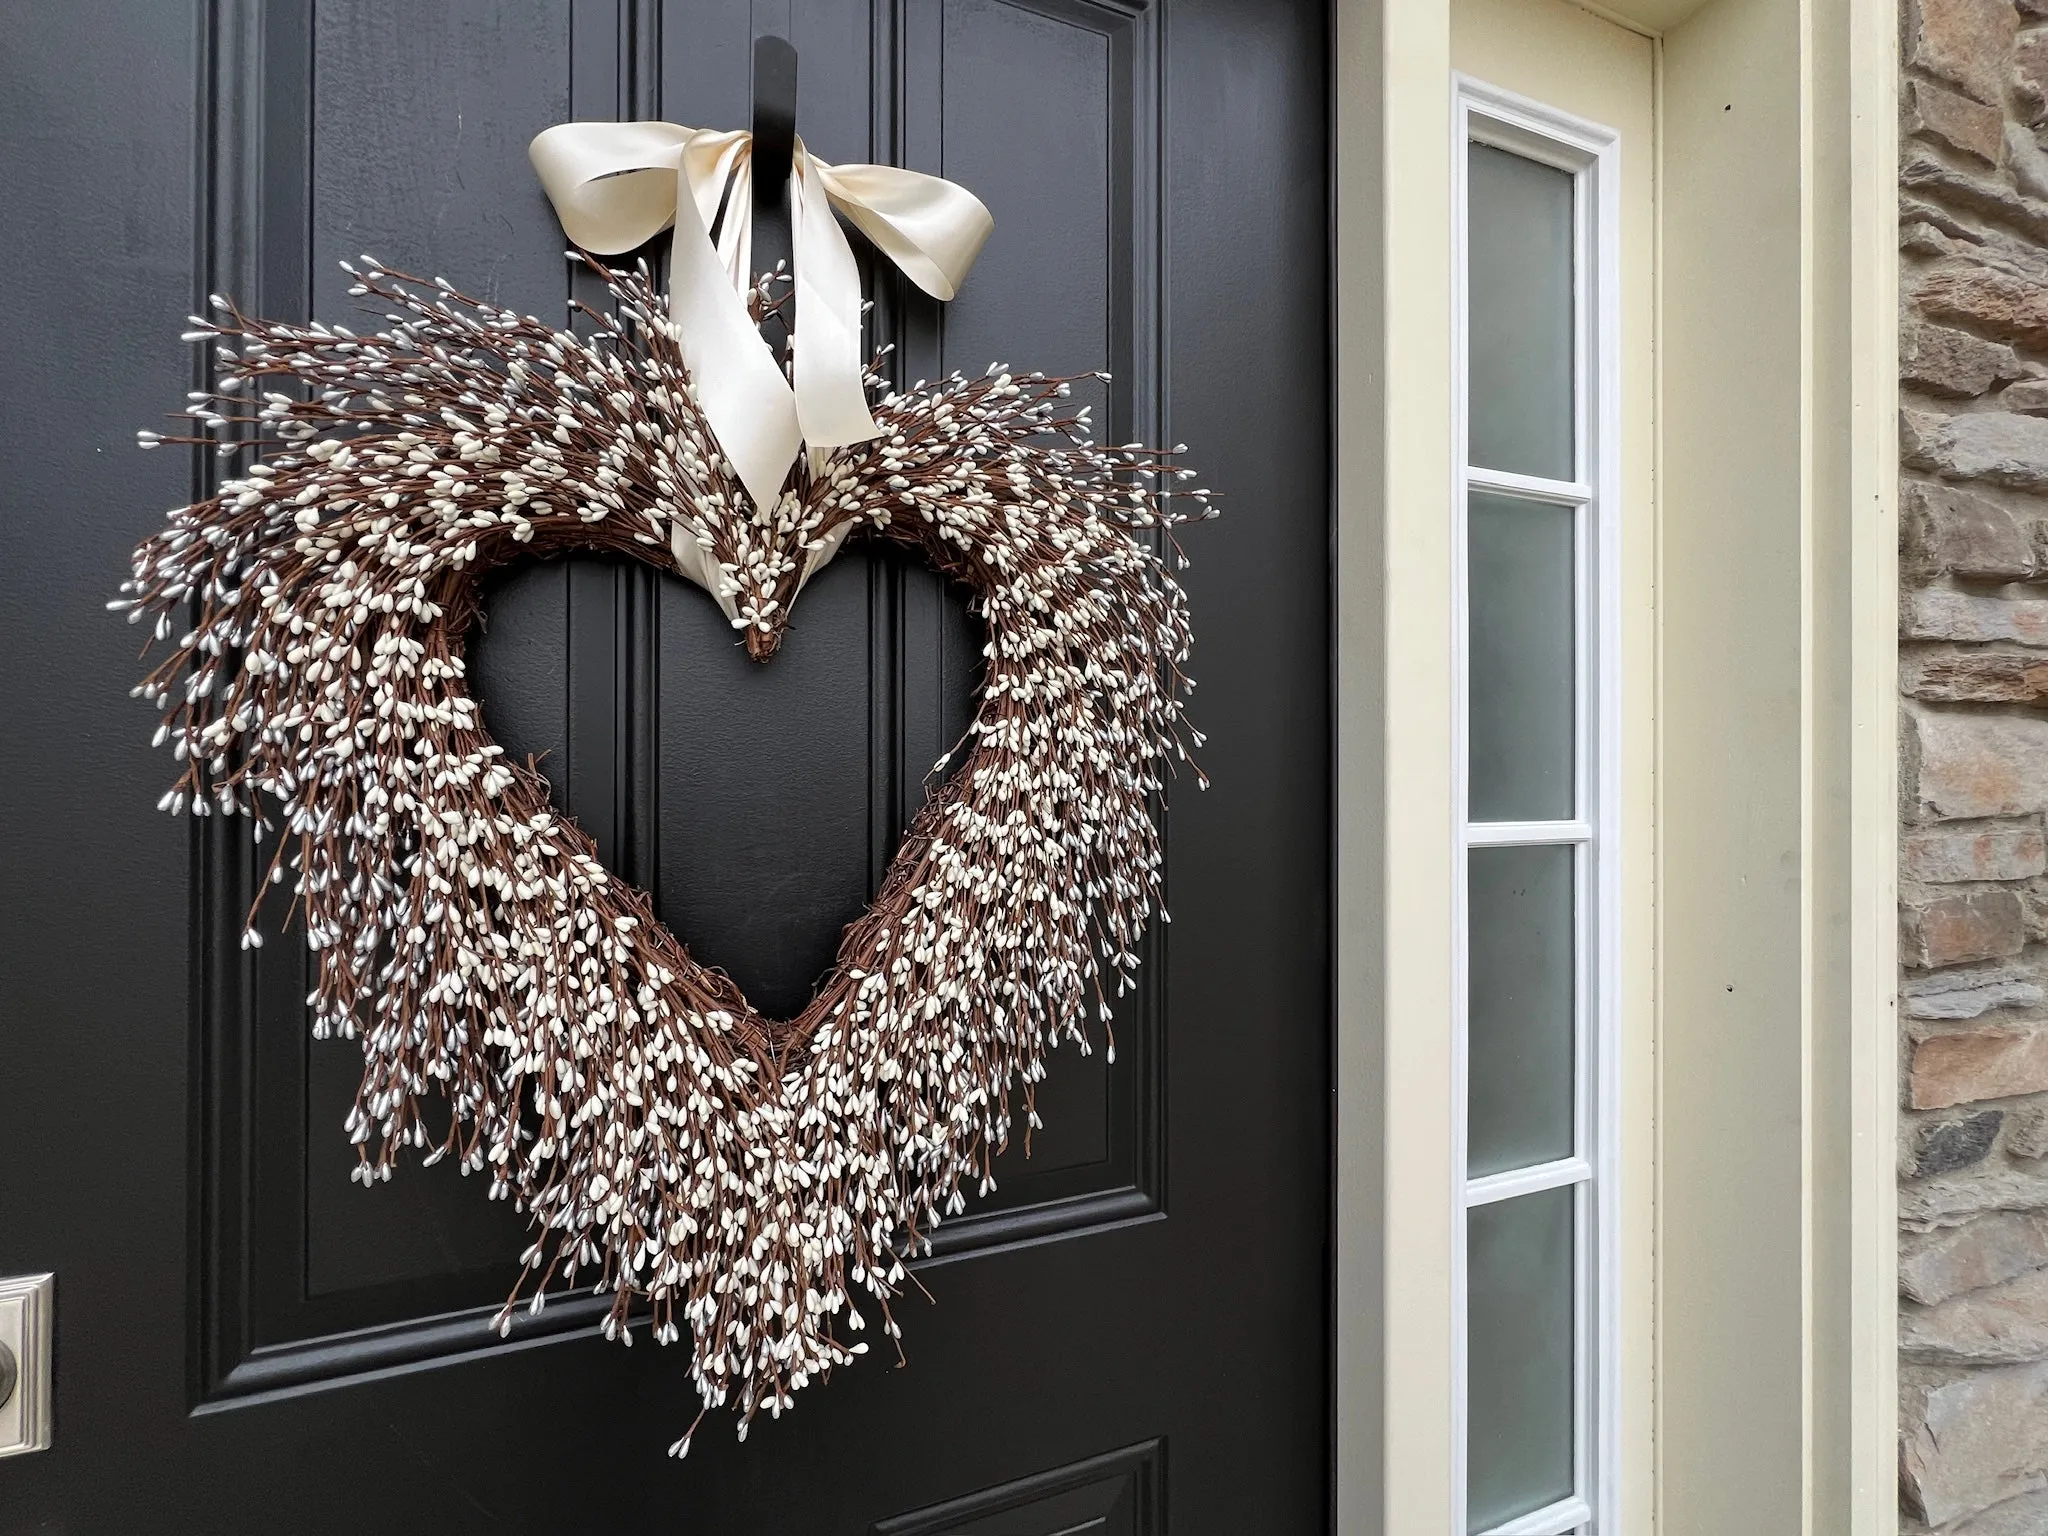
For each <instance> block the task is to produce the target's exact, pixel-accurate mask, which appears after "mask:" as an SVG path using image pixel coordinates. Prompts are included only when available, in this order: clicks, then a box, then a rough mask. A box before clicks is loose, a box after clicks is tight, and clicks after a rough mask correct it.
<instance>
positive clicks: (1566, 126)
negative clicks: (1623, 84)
mask: <svg viewBox="0 0 2048 1536" xmlns="http://www.w3.org/2000/svg"><path fill="white" fill-rule="evenodd" d="M1458 100H1459V128H1460V135H1461V139H1462V145H1461V153H1460V156H1459V160H1458V164H1459V178H1460V179H1459V187H1458V196H1457V202H1456V209H1457V215H1458V226H1459V229H1458V232H1459V250H1460V261H1459V272H1458V280H1459V301H1458V309H1457V314H1458V319H1459V324H1460V328H1461V332H1462V334H1461V336H1460V337H1459V338H1458V356H1459V380H1460V387H1459V390H1458V396H1459V402H1458V403H1459V417H1460V430H1459V433H1458V440H1459V444H1460V447H1459V456H1458V463H1457V475H1458V496H1457V499H1456V507H1457V516H1458V517H1459V519H1460V526H1459V529H1458V537H1457V541H1456V548H1457V552H1458V566H1459V569H1458V574H1457V590H1458V602H1459V621H1458V631H1459V636H1458V639H1459V664H1458V667H1457V674H1456V675H1457V679H1458V687H1459V691H1460V700H1459V703H1460V708H1459V709H1458V710H1457V712H1456V717H1457V719H1458V720H1459V722H1460V726H1461V730H1462V750H1461V751H1460V753H1459V761H1460V762H1461V764H1462V772H1463V784H1462V786H1461V788H1462V793H1461V796H1460V806H1461V809H1460V812H1459V822H1458V827H1457V836H1458V839H1459V845H1460V846H1459V848H1458V853H1459V861H1458V862H1459V871H1460V879H1459V886H1458V935H1459V943H1460V949H1461V958H1462V975H1461V977H1460V978H1459V980H1460V985H1459V987H1458V1007H1457V1031H1458V1039H1457V1051H1456V1058H1457V1061H1458V1066H1459V1074H1460V1078H1461V1093H1460V1099H1461V1101H1462V1102H1461V1114H1460V1116H1459V1118H1458V1124H1459V1135H1460V1140H1461V1142H1462V1153H1463V1155H1462V1157H1461V1159H1460V1161H1459V1169H1460V1174H1461V1177H1460V1180H1459V1185H1458V1189H1457V1192H1456V1194H1457V1200H1458V1204H1459V1208H1460V1214H1461V1218H1462V1219H1461V1221H1460V1223H1459V1227H1460V1240H1459V1253H1458V1262H1457V1264H1456V1268H1455V1276H1456V1285H1457V1295H1458V1301H1459V1307H1460V1313H1461V1321H1460V1330H1461V1335H1460V1345H1461V1353H1462V1370H1461V1376H1462V1380H1461V1383H1460V1398H1459V1401H1460V1409H1461V1411H1460V1418H1459V1422H1460V1429H1461V1433H1460V1441H1461V1459H1462V1471H1461V1476H1460V1480H1459V1481H1460V1492H1461V1496H1462V1499H1463V1504H1464V1515H1463V1519H1462V1522H1461V1524H1460V1525H1459V1526H1458V1529H1459V1530H1461V1531H1464V1532H1467V1533H1475V1536H1476V1533H1486V1536H1605V1533H1607V1532H1609V1531H1611V1530H1612V1517H1611V1514H1610V1511H1611V1509H1612V1496H1611V1493H1610V1491H1609V1489H1610V1486H1611V1481H1612V1476H1611V1474H1612V1460H1613V1458H1612V1452H1611V1446H1612V1442H1613V1438H1614V1436H1613V1428H1612V1426H1613V1422H1614V1418H1613V1416H1614V1407H1615V1404H1614V1397H1615V1391H1614V1381H1615V1376H1616V1373H1615V1372H1614V1370H1613V1365H1614V1353H1615V1351H1614V1348H1613V1345H1612V1342H1611V1339H1612V1334H1613V1327H1612V1324H1613V1312H1614V1284H1613V1271H1614V1260H1613V1253H1614V1243H1613V1240H1612V1236H1613V1225H1614V1189H1613V1185H1614V1173H1613V1168H1612V1157H1611V1151H1612V1148H1613V1145H1614V1140H1615V1132H1614V1127H1613V1124H1612V1121H1613V1119H1614V1097H1615V1095H1614V1090H1613V1085H1612V1083H1611V1081H1610V1073H1611V1069H1612V1066H1613V1063H1614V1055H1615V1053H1614V1047H1613V1035H1614V1021H1613V1017H1612V1012H1613V1006H1614V998H1615V994H1616V977H1615V975H1614V971H1615V967H1616V960H1615V951H1616V945H1615V942H1614V922H1615V912H1614V898H1613V891H1614V889H1615V886H1616V876H1617V866H1616V857H1617V850H1616V847H1615V843H1616V835H1615V830H1614V828H1615V826H1616V817H1615V815H1614V812H1615V810H1616V804H1615V801H1616V796H1615V787H1614V781H1615V777H1616V775H1615V770H1614V763H1613V758H1614V752H1615V742H1616V737H1617V729H1616V726H1617V722H1616V720H1615V719H1614V713H1615V704H1614V700H1615V699H1616V697H1617V692H1616V676H1615V654H1614V652H1615V644H1614V631H1615V628H1616V623H1615V620H1614V618H1613V614H1614V611H1615V610H1614V567H1615V563H1616V547H1617V545H1616V529H1615V510H1616V509H1615V505H1614V502H1615V486H1616V482H1617V479H1618V471H1617V458H1616V451H1617V448H1618V443H1617V430H1616V429H1617V410H1618V401H1617V400H1616V398H1615V396H1616V394H1617V390H1616V388H1615V385H1614V382H1613V381H1614V379H1615V376H1616V372H1617V367H1616V363H1615V356H1616V354H1615V352H1614V346H1615V342H1616V337H1615V335H1614V331H1615V324H1614V321H1613V319H1612V318H1611V311H1612V310H1613V308H1614V292H1615V278H1616V251H1615V246H1614V223H1615V220H1614V218H1613V215H1612V213H1611V211H1610V210H1611V205H1612V202H1613V198H1614V192H1615V168H1616V159H1617V154H1618V149H1617V145H1616V143H1615V139H1614V136H1613V135H1612V134H1611V133H1608V132H1607V131H1605V130H1603V129H1599V128H1597V127H1594V126H1592V125H1590V124H1587V123H1584V122H1580V121H1578V120H1577V119H1573V118H1569V117H1566V116H1564V115H1562V114H1559V113H1556V112H1553V111H1550V110H1549V109H1547V108H1544V107H1542V106H1540V105H1537V104H1535V103H1532V102H1528V101H1525V100H1523V99H1521V98H1518V97H1511V96H1507V95H1505V94H1503V93H1500V92H1496V91H1494V90H1492V89H1491V88H1488V87H1485V86H1481V85H1478V84H1476V83H1473V82H1463V83H1461V87H1460V92H1459V98H1458Z"/></svg>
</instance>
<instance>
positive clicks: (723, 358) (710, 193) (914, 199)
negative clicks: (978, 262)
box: [528, 122, 995, 553]
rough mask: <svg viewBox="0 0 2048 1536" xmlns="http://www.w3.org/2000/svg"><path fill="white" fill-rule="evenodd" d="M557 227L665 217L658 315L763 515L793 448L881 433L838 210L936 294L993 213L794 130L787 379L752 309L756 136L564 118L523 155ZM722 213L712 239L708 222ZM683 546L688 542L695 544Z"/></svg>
mask: <svg viewBox="0 0 2048 1536" xmlns="http://www.w3.org/2000/svg"><path fill="white" fill-rule="evenodd" d="M528 154H529V156H530V158H531V159H532V161H533V168H534V170H535V171H536V172H538V173H539V176H540V180H541V185H542V186H543V187H544V188H545V189H546V191H547V194H548V198H549V200H550V201H551V202H552V203H553V204H554V205H555V212H556V214H557V216H558V217H559V218H560V219H561V221H562V230H563V233H565V234H567V235H568V237H569V238H570V239H571V240H573V241H574V242H575V243H576V244H577V245H579V246H581V247H582V248H583V249H585V250H587V251H592V252H595V253H597V254H599V255H608V256H609V255H617V254H619V253H620V252H622V251H630V250H632V249H634V248H635V247H636V246H639V245H643V244H645V243H646V242H647V241H648V240H651V239H652V238H653V237H654V236H656V235H658V234H660V233H661V231H662V230H664V229H666V228H668V227H669V226H670V225H674V226H675V242H674V249H673V251H672V253H671V255H670V262H669V313H670V315H671V316H672V317H673V319H674V320H675V322H676V326H677V329H678V332H679V343H680V346H681V350H682V354H683V362H684V364H685V366H687V367H688V368H689V370H690V375H691V378H692V379H693V381H694V382H695V384H696V386H697V397H698V401H699V404H700V405H701V407H702V409H703V412H704V419H705V421H706V423H707V424H708V425H709V426H710V428H711V431H712V433H713V435H714V436H716V437H717V439H718V445H719V447H720V449H722V450H723V451H724V453H725V456H726V458H727V459H728V460H729V461H730V462H731V464H732V467H733V473H734V474H735V475H736V476H737V477H738V478H739V481H740V483H741V484H742V485H743V486H745V487H746V490H747V494H748V495H749V496H751V497H752V498H753V501H754V505H755V507H756V508H757V509H758V510H759V511H760V513H761V514H762V515H766V514H767V512H768V511H769V510H770V509H772V508H773V506H774V505H775V502H776V499H777V497H778V496H779V495H780V493H781V489H782V482H783V479H784V477H785V476H786V475H787V474H788V473H789V466H790V464H791V463H792V462H793V461H794V460H795V458H796V456H797V454H798V452H799V451H800V450H801V449H802V448H803V446H804V445H805V444H806V443H808V444H809V445H810V446H811V448H813V449H826V448H836V447H841V446H844V445H846V444H850V443H860V442H866V441H867V440H868V439H869V438H872V437H877V436H879V435H880V433H881V429H880V428H879V427H877V426H876V425H875V420H874V417H873V415H872V414H870V412H869V410H868V404H867V392H866V391H865V389H863V388H862V385H861V367H862V358H861V351H860V306H861V298H860V271H859V268H858V267H856V266H855V264H854V260H853V248H852V247H851V246H850V245H848V244H847V240H846V233H845V231H844V230H842V229H841V228H840V226H839V221H838V219H837V218H836V217H834V210H835V209H836V210H838V212H839V213H842V214H844V215H845V216H846V217H847V219H848V220H849V221H850V222H852V223H853V224H854V225H855V226H856V227H858V228H859V229H860V231H861V232H862V233H863V234H864V235H866V236H867V238H868V240H869V241H870V242H871V243H872V244H873V245H874V247H875V249H876V250H878V251H880V252H881V253H882V254H883V255H884V256H886V257H888V258H889V260H890V261H892V262H894V263H895V264H896V266H898V267H899V268H901V269H902V270H903V272H904V274H905V275H906V276H908V277H909V278H910V280H911V281H912V282H914V283H916V284H917V286H918V287H919V288H921V289H923V290H924V291H925V292H926V293H928V294H930V295H932V296H933V297H934V298H937V299H951V298H952V297H953V296H954V295H955V294H956V293H958V292H959V290H960V284H961V283H962V282H963V281H965V279H966V277H967V272H968V269H969V268H970V267H972V266H973V265H974V259H975V257H976V256H978V255H979V254H980V253H981V247H982V244H983V242H984V241H986V240H987V239H988V236H989V232H990V230H992V229H993V228H994V227H995V221H994V220H993V219H991V218H990V217H989V212H988V209H987V208H986V207H984V206H983V205H982V202H981V199H979V198H978V197H976V196H975V195H974V194H973V193H972V192H969V191H968V190H967V189H966V188H964V187H960V186H956V185H955V184H954V183H952V182H950V181H947V180H945V179H943V178H942V177H938V176H927V175H924V174H922V173H921V172H918V171H906V170H902V169H900V168H898V167H896V166H891V165H830V164H827V163H826V162H825V161H823V160H820V159H818V158H816V157H815V156H813V155H812V154H810V152H809V151H807V150H806V149H805V148H804V142H803V140H802V139H801V138H799V139H798V140H797V141H796V152H795V156H794V163H793V164H792V166H791V174H790V192H791V198H792V203H791V214H792V216H791V220H790V225H791V228H790V235H791V240H790V244H791V248H792V251H793V253H794V262H793V265H794V267H795V279H796V304H797V327H796V332H795V334H794V336H793V337H792V339H791V351H792V354H793V356H792V361H791V374H792V375H793V380H794V381H793V382H792V380H791V379H790V378H786V377H785V376H784V375H783V372H782V368H781V366H780V365H779V364H778V363H777V361H776V360H775V358H774V356H773V355H772V353H771V352H770V350H769V348H768V346H767V345H766V344H765V343H764V342H763V341H762V340H761V337H760V334H759V333H758V332H757V331H756V330H755V328H754V322H753V318H752V316H750V315H749V314H748V312H747V306H746V298H745V295H746V293H747V291H748V290H749V289H750V288H751V287H752V286H753V281H754V276H755V274H754V273H753V272H752V271H751V270H750V268H749V265H748V263H749V258H750V251H751V245H752V241H751V239H750V235H749V229H750V225H751V222H752V221H751V219H750V218H749V217H748V214H749V212H750V210H751V207H752V198H751V190H752V179H753V177H752V158H753V135H752V134H750V133H747V132H744V131H738V132H721V131H717V130H713V129H707V128H685V127H682V126H680V125H678V124H676V123H662V122H636V123H561V124H557V125H556V126H555V127H553V128H549V129H546V130H545V131H543V132H542V133H541V134H539V135H538V136H537V137H536V138H535V139H534V141H533V144H532V145H531V147H530V148H529V150H528ZM721 202H724V203H725V204H726V205H727V217H726V220H725V223H724V226H723V227H722V228H721V229H720V230H719V239H718V243H717V244H716V245H715V246H714V245H713V244H712V240H711V226H712V223H713V221H714V220H715V219H716V218H717V216H718V208H719V204H720V203H721ZM692 553H695V550H694V547H693V549H692Z"/></svg>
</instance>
